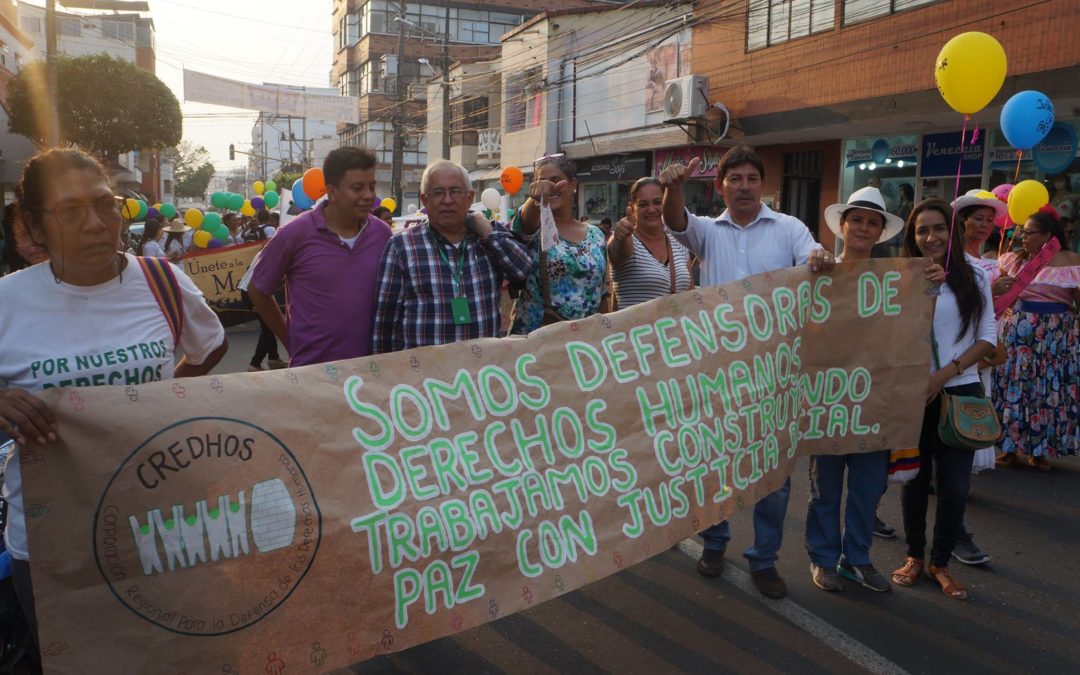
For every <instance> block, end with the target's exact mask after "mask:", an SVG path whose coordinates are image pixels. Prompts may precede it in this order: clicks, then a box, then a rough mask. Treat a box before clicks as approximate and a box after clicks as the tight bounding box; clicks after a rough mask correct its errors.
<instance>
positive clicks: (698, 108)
mask: <svg viewBox="0 0 1080 675" xmlns="http://www.w3.org/2000/svg"><path fill="white" fill-rule="evenodd" d="M708 109H709V78H707V77H705V76H704V75H687V76H686V77H680V78H676V79H674V80H669V81H668V83H667V86H665V87H664V118H665V119H669V120H682V119H687V118H690V117H704V116H705V112H706V111H707V110H708Z"/></svg>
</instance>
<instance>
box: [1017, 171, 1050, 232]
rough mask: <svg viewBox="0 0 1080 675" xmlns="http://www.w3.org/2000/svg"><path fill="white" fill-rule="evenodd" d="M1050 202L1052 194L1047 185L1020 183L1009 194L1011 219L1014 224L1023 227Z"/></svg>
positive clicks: (1028, 182) (1036, 182)
mask: <svg viewBox="0 0 1080 675" xmlns="http://www.w3.org/2000/svg"><path fill="white" fill-rule="evenodd" d="M1049 202H1050V193H1049V192H1048V191H1047V189H1046V186H1045V185H1043V184H1042V183H1040V182H1039V181H1037V180H1024V181H1020V182H1019V183H1017V184H1016V187H1014V188H1013V189H1012V192H1010V193H1009V217H1010V218H1012V220H1013V222H1014V223H1017V224H1019V225H1023V224H1024V223H1025V222H1027V219H1028V218H1030V217H1031V216H1033V215H1034V214H1035V213H1036V212H1037V211H1038V210H1039V209H1041V208H1042V207H1044V206H1046V205H1047V204H1048V203H1049Z"/></svg>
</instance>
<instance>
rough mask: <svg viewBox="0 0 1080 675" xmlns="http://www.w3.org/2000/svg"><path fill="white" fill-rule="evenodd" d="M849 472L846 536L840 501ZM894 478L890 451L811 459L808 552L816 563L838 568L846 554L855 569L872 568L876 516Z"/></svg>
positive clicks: (845, 519)
mask: <svg viewBox="0 0 1080 675" xmlns="http://www.w3.org/2000/svg"><path fill="white" fill-rule="evenodd" d="M845 469H847V491H848V494H847V504H846V505H845V507H844V527H843V534H841V528H840V499H841V497H842V496H843V494H844V470H845ZM888 477H889V451H888V450H877V451H875V452H867V453H853V454H849V455H814V456H812V457H810V504H809V506H808V507H807V510H806V551H807V553H809V554H810V561H811V562H813V563H814V564H815V565H819V566H821V567H825V568H830V569H832V568H835V567H836V564H837V563H838V562H840V554H841V553H843V555H844V559H845V560H846V561H847V562H848V563H850V564H852V565H869V564H870V543H871V542H872V541H873V538H874V513H875V512H876V511H877V506H878V502H879V501H881V495H882V493H883V492H884V491H885V487H886V486H887V484H888Z"/></svg>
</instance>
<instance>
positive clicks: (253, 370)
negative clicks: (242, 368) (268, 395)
mask: <svg viewBox="0 0 1080 675" xmlns="http://www.w3.org/2000/svg"><path fill="white" fill-rule="evenodd" d="M247 371H248V372H249V373H261V372H262V371H263V369H262V366H248V369H247Z"/></svg>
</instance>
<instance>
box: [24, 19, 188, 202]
mask: <svg viewBox="0 0 1080 675" xmlns="http://www.w3.org/2000/svg"><path fill="white" fill-rule="evenodd" d="M18 23H19V27H20V29H21V30H22V31H23V33H25V34H26V35H27V36H28V37H29V38H30V39H31V40H32V41H33V50H32V53H31V55H30V56H31V59H32V60H38V59H44V58H45V8H44V7H41V6H38V5H32V4H30V3H27V2H19V3H18ZM154 33H155V30H154V21H153V19H150V18H148V17H142V16H140V15H138V14H131V13H119V12H117V13H113V14H74V13H70V12H63V11H59V10H58V11H57V12H56V48H57V50H58V51H60V52H61V53H63V54H67V55H68V56H75V57H78V56H88V55H91V54H100V53H105V54H108V55H110V56H113V57H116V58H120V59H123V60H125V61H129V62H131V63H134V64H135V65H136V66H138V67H139V68H142V69H143V70H146V71H148V72H151V73H154V72H156V67H157V66H156V63H157V58H156V55H155V43H154V40H155V36H154ZM109 169H110V171H111V172H112V176H113V181H114V182H115V183H116V185H117V186H118V187H119V188H120V189H121V190H125V191H129V192H131V193H133V194H138V195H140V196H142V197H145V198H146V199H147V200H148V201H150V202H157V201H163V198H162V195H164V194H166V190H165V186H164V180H165V178H164V176H163V174H162V171H161V153H160V152H158V151H146V152H140V151H134V152H129V153H124V154H123V155H120V156H119V157H117V158H116V160H115V163H114V165H113V166H111V167H109ZM170 180H171V179H170Z"/></svg>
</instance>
